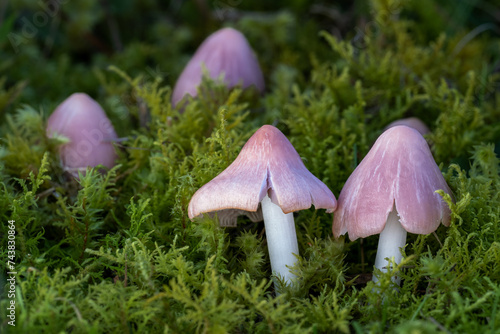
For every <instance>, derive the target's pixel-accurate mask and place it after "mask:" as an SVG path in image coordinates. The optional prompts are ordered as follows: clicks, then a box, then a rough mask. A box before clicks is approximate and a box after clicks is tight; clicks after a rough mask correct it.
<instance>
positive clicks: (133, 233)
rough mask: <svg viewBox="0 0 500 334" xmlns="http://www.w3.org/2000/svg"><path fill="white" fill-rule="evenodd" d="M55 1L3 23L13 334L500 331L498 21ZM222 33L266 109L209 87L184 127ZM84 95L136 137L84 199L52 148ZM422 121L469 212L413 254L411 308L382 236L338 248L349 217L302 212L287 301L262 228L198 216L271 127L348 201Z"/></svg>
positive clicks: (461, 13)
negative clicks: (175, 103)
mask: <svg viewBox="0 0 500 334" xmlns="http://www.w3.org/2000/svg"><path fill="white" fill-rule="evenodd" d="M57 3H58V4H59V7H58V10H57V11H56V13H55V14H54V15H53V16H50V15H48V14H47V15H46V16H47V21H46V23H44V24H42V23H43V22H42V21H41V19H40V17H39V16H36V15H40V14H37V13H40V12H41V11H42V9H41V7H40V3H39V2H38V1H34V0H33V1H30V0H24V1H16V2H8V4H7V5H3V6H4V7H3V9H4V10H0V13H1V15H2V17H1V18H0V19H1V20H2V25H1V28H0V50H1V52H0V71H1V80H0V112H1V114H0V119H1V123H0V124H1V126H0V134H1V142H0V188H1V189H2V190H1V192H0V232H1V234H0V259H1V261H0V269H1V273H0V289H2V288H4V284H5V280H6V274H5V273H6V272H7V270H6V269H7V268H6V264H7V260H6V259H8V253H7V251H8V250H7V246H6V245H7V235H8V224H7V222H8V220H15V227H16V232H17V235H16V256H15V264H16V267H15V269H16V271H17V280H16V286H17V289H16V296H15V301H16V326H15V327H12V326H9V325H8V324H7V322H8V321H9V319H8V318H6V315H7V311H6V308H7V306H8V303H9V301H10V299H9V298H7V294H6V291H5V290H4V291H1V290H0V294H1V298H2V299H1V301H0V310H1V311H0V329H1V330H2V331H4V330H5V331H8V332H12V333H59V332H71V333H159V332H172V333H224V332H231V333H332V332H334V333H335V332H338V333H349V332H354V333H365V332H373V333H386V332H392V333H410V332H411V333H434V332H445V333H500V176H499V171H500V165H499V158H498V152H499V150H498V146H499V145H500V122H499V120H500V106H499V102H500V94H499V90H498V79H499V76H500V74H499V66H500V65H499V64H500V63H499V55H500V44H499V39H498V36H499V28H498V16H495V13H497V12H498V9H497V7H496V6H495V4H496V3H495V2H489V1H467V2H465V1H464V2H458V3H455V2H452V1H439V2H437V1H436V2H435V1H432V0H423V1H418V2H417V1H414V2H412V1H409V2H401V1H397V0H372V1H370V2H364V1H360V2H355V4H351V2H350V1H342V2H339V3H337V4H335V5H331V4H327V3H323V2H319V1H316V2H310V1H301V0H298V1H292V2H283V3H281V2H279V1H278V2H275V3H274V4H272V5H271V4H270V3H269V2H265V1H252V2H250V1H215V2H203V1H199V2H177V1H172V2H170V3H169V2H165V3H161V2H155V1H141V2H140V1H132V0H129V1H118V0H107V1H106V0H105V1H98V0H88V1H59V2H57ZM205 5H206V6H205ZM5 6H6V7H5ZM26 22H28V23H26ZM29 23H31V25H32V26H33V27H34V28H35V30H29V29H28V28H29V27H28V25H29ZM35 24H36V25H35ZM225 25H230V26H233V27H235V28H237V29H240V30H241V31H242V32H243V33H244V34H245V35H246V36H247V38H248V39H249V42H250V44H251V45H252V46H253V48H254V50H255V52H256V54H257V55H258V58H259V61H260V63H261V67H262V69H263V72H264V76H265V78H266V83H267V89H266V93H265V94H264V95H263V96H262V97H259V96H256V95H255V94H253V93H252V92H248V91H245V92H242V91H241V90H239V89H233V90H228V89H226V88H225V87H223V86H220V85H217V84H215V83H213V82H209V81H206V82H204V84H203V85H202V86H201V87H200V95H202V96H204V97H202V98H198V99H196V100H192V101H191V102H190V103H189V104H188V105H187V106H186V108H185V109H184V111H183V112H182V113H180V112H179V110H176V109H173V108H171V106H170V94H171V90H172V87H173V85H174V84H175V80H176V78H177V77H178V75H179V73H180V71H181V70H182V68H183V67H184V65H185V64H186V62H187V61H188V60H189V57H190V55H191V54H192V53H193V51H194V50H195V48H196V47H197V45H198V44H199V43H200V42H201V41H202V40H203V38H205V37H206V36H207V35H208V34H209V33H210V32H212V31H214V30H215V29H217V28H219V27H221V26H225ZM132 27H133V28H132ZM74 92H86V93H88V94H89V95H91V96H92V97H93V98H95V99H96V100H98V102H99V103H100V104H101V105H102V106H103V108H104V109H105V110H106V112H107V114H108V116H109V117H110V119H111V121H112V122H113V124H114V126H115V128H116V130H117V132H118V135H119V136H120V137H125V138H126V140H125V141H122V142H120V144H119V145H118V147H117V148H118V150H119V154H120V159H119V165H118V166H116V167H115V168H113V169H112V170H110V171H108V172H107V173H105V174H100V173H99V172H97V171H89V172H88V173H87V174H86V175H85V176H82V177H81V179H80V181H78V182H77V181H75V180H74V179H71V178H70V177H68V176H67V175H65V174H64V173H63V170H62V168H61V166H60V162H59V160H58V159H59V158H58V154H57V147H58V144H59V143H58V142H57V141H55V140H50V139H48V138H47V137H46V135H45V123H46V120H47V118H48V116H49V115H50V113H51V111H52V110H53V109H54V108H55V107H56V106H57V105H58V104H59V103H60V102H61V101H63V100H64V99H65V98H66V97H68V96H69V95H70V94H72V93H74ZM204 92H205V94H204ZM206 92H210V93H209V94H207V93H206ZM408 116H415V117H419V118H420V119H422V120H423V121H425V122H426V123H427V125H429V127H430V129H431V133H430V134H429V135H427V139H428V141H429V142H430V143H431V149H432V152H433V154H434V157H435V159H436V162H437V163H438V165H439V166H440V168H441V170H442V171H443V173H444V176H445V178H446V180H447V182H448V184H449V185H450V187H451V189H452V191H453V195H454V202H452V201H451V200H450V199H449V198H447V201H448V203H449V205H450V207H451V209H452V223H451V226H450V227H449V228H446V227H443V226H441V227H440V228H439V229H438V230H437V231H436V233H435V234H433V235H429V236H414V235H410V236H409V238H408V245H407V247H406V249H405V250H404V252H405V254H406V255H405V260H404V261H403V262H402V263H401V264H400V265H399V266H398V267H397V268H395V269H394V271H397V272H398V275H400V276H401V277H402V285H401V288H399V289H394V288H393V286H391V283H390V276H391V274H393V273H387V274H385V275H382V276H381V280H380V286H379V288H378V290H380V292H377V291H376V290H377V289H375V288H374V285H373V283H371V282H370V277H371V272H372V264H373V261H374V257H375V250H376V243H377V237H376V236H374V237H369V238H366V239H364V240H357V241H356V242H349V241H348V239H347V238H346V239H344V238H341V239H340V240H335V239H334V238H333V236H332V232H331V224H332V220H333V218H332V215H331V214H326V213H325V212H322V211H315V210H314V208H311V209H310V210H304V211H301V212H298V213H296V214H295V221H296V226H297V233H298V239H299V240H298V241H299V250H300V254H301V256H300V258H299V262H298V264H297V265H296V267H295V268H293V271H294V272H295V273H296V275H297V276H298V277H299V280H298V283H297V285H296V287H295V288H293V289H290V288H285V293H283V294H281V295H279V296H276V294H275V291H274V286H273V284H272V282H271V281H270V274H271V272H270V265H269V259H268V256H267V247H266V239H265V236H264V233H263V224H262V223H257V224H254V223H251V222H250V221H248V220H247V219H246V218H245V217H241V218H240V219H239V222H238V226H237V227H236V228H221V227H219V226H218V224H217V222H216V221H215V220H211V219H203V220H200V221H196V222H191V221H190V220H189V219H188V217H187V205H188V203H189V200H190V198H191V196H192V194H193V193H194V192H195V191H196V190H197V189H198V188H199V187H201V186H202V185H203V184H205V183H206V182H208V181H209V180H211V179H212V178H213V177H214V176H216V175H217V174H218V173H220V172H221V171H222V170H223V169H224V168H226V167H227V166H228V165H229V164H230V163H231V162H232V161H233V160H234V159H235V157H236V156H237V154H238V152H239V150H240V149H241V147H242V146H243V144H244V143H245V141H246V140H247V139H248V138H249V137H250V136H251V135H252V134H253V132H255V130H256V129H258V128H259V127H260V126H261V125H263V124H274V125H276V126H277V127H278V128H279V129H280V130H282V131H283V133H284V134H285V135H286V136H287V137H288V138H289V139H290V141H291V142H292V144H293V145H294V146H295V148H296V150H297V151H298V153H299V154H300V156H301V157H302V159H303V161H304V163H305V165H306V166H307V168H308V169H309V170H310V171H311V172H312V173H313V174H314V175H316V176H317V177H318V178H320V179H321V180H322V181H323V182H324V183H325V184H326V185H327V186H328V187H329V188H330V189H331V190H332V191H333V193H334V194H335V195H336V196H338V194H339V193H340V190H341V189H342V186H343V184H344V183H345V181H346V180H347V178H348V176H349V175H350V173H351V172H352V171H353V170H354V168H355V167H356V165H357V164H358V163H359V162H360V161H361V159H362V158H363V157H364V155H365V154H366V153H367V152H368V150H369V147H370V146H371V144H372V143H373V142H374V140H375V139H376V138H377V136H378V135H380V134H381V132H382V131H383V129H384V127H385V126H386V125H387V124H388V123H389V122H391V121H393V120H396V119H399V118H401V117H408ZM495 145H496V146H495Z"/></svg>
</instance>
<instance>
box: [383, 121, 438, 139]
mask: <svg viewBox="0 0 500 334" xmlns="http://www.w3.org/2000/svg"><path fill="white" fill-rule="evenodd" d="M397 125H406V126H409V127H410V128H414V129H415V130H417V131H418V132H420V134H421V135H422V136H423V135H426V134H428V133H429V132H431V130H429V128H428V127H427V125H425V123H424V122H422V121H421V120H420V119H419V118H417V117H408V118H402V119H398V120H397V121H394V122H392V123H390V124H389V125H387V126H386V128H385V129H386V130H387V129H390V128H392V127H395V126H397Z"/></svg>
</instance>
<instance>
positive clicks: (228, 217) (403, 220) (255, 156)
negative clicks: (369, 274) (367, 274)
mask: <svg viewBox="0 0 500 334" xmlns="http://www.w3.org/2000/svg"><path fill="white" fill-rule="evenodd" d="M440 189H442V190H443V191H444V192H446V193H448V194H450V195H451V190H450V189H449V187H448V185H447V184H446V182H445V180H444V178H443V175H442V174H441V171H440V170H439V168H438V166H437V165H436V162H435V161H434V159H433V157H432V154H431V151H430V149H429V146H428V144H427V142H426V141H425V139H424V138H423V136H422V135H421V134H420V133H419V131H417V130H416V129H414V128H411V127H409V126H405V125H396V126H393V127H390V128H389V129H388V130H386V131H385V132H384V133H383V134H382V135H381V136H380V137H379V138H378V139H377V141H376V142H375V144H374V146H373V147H372V149H371V150H370V151H369V153H368V154H367V155H366V157H365V158H364V159H363V161H362V162H361V163H360V164H359V166H358V167H357V168H356V169H355V170H354V172H353V173H352V174H351V176H350V177H349V179H348V180H347V182H346V184H345V185H344V187H343V189H342V191H341V192H340V196H339V199H338V204H337V201H336V200H335V196H334V195H333V193H332V192H331V191H330V190H329V189H328V188H327V187H326V185H325V184H323V183H322V182H321V181H320V180H318V179H317V178H316V177H315V176H314V175H312V174H311V173H310V172H309V171H308V170H307V169H306V167H305V166H304V164H303V162H302V160H301V159H300V156H299V155H298V153H297V152H296V151H295V149H294V148H293V146H292V145H291V143H290V142H289V141H288V140H287V139H286V137H285V136H284V135H283V134H282V133H281V132H280V131H279V130H278V129H276V128H275V127H273V126H270V125H264V126H263V127H262V128H260V129H259V130H258V131H257V132H255V134H254V135H253V136H252V137H251V138H250V139H249V140H248V142H247V143H246V144H245V146H244V147H243V149H242V150H241V152H240V154H239V155H238V157H237V158H236V160H235V161H234V162H233V163H232V164H231V165H230V166H229V167H228V168H227V169H226V170H224V171H223V172H222V173H220V174H219V175H218V176H217V177H215V178H214V179H213V180H212V181H210V182H209V183H207V184H206V185H204V186H203V187H202V188H200V189H199V190H198V191H197V192H196V193H195V194H194V195H193V197H192V199H191V201H190V203H189V208H188V214H189V218H191V219H194V218H195V217H199V216H202V215H203V214H214V213H218V218H219V220H220V222H221V224H222V225H226V226H228V225H229V226H235V225H236V217H237V215H239V214H247V215H249V217H250V218H251V219H252V220H253V221H256V220H258V219H259V216H260V214H259V212H260V210H262V215H263V218H264V225H265V231H266V238H267V245H268V249H269V257H270V261H271V268H272V271H273V273H274V274H275V275H277V276H278V277H282V278H283V280H284V283H287V284H293V281H294V280H295V279H296V277H295V276H294V275H293V274H292V273H290V267H293V265H294V264H295V262H296V259H297V258H296V256H297V255H298V254H299V251H298V245H297V237H296V232H295V227H294V223H293V213H292V212H295V211H298V210H303V209H307V208H309V207H310V206H311V205H312V204H313V205H314V206H315V207H316V209H318V208H324V209H326V210H327V212H333V211H335V210H336V211H335V213H334V220H333V226H332V230H333V234H334V236H335V237H337V238H338V237H339V236H340V235H343V234H345V233H346V232H348V233H349V237H350V239H351V240H356V239H357V238H359V237H362V238H364V237H368V236H370V235H374V234H380V239H379V246H378V251H377V257H376V261H375V267H376V268H378V269H380V270H382V271H386V270H387V266H388V259H392V260H393V261H394V262H395V263H399V262H400V261H401V259H402V256H401V250H400V249H401V248H404V246H405V243H406V234H407V232H410V233H417V234H429V233H432V232H433V231H435V230H436V229H437V228H438V226H439V224H440V223H443V224H444V225H446V226H447V225H449V223H450V210H449V208H448V206H447V205H446V203H445V202H444V201H443V200H442V198H441V197H440V195H439V194H437V193H436V191H437V190H440ZM259 204H260V206H259ZM374 280H375V281H376V280H377V278H376V277H375V276H374ZM393 280H394V282H396V283H398V284H399V281H398V278H397V277H394V278H393Z"/></svg>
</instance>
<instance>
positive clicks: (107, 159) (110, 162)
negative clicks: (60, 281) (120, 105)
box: [47, 93, 118, 176]
mask: <svg viewBox="0 0 500 334" xmlns="http://www.w3.org/2000/svg"><path fill="white" fill-rule="evenodd" d="M56 134H60V135H63V136H65V137H67V138H68V139H69V140H70V142H69V143H67V144H64V145H62V146H61V148H60V156H61V163H62V165H63V167H64V168H65V169H66V170H68V171H70V172H71V173H72V174H73V175H75V176H76V175H78V170H82V169H86V168H87V167H88V166H90V167H95V166H97V165H103V166H106V167H108V168H111V167H113V166H114V165H115V160H116V159H117V158H118V156H117V154H116V152H115V148H114V147H113V144H112V142H111V141H112V140H114V139H116V138H118V137H117V135H116V132H115V130H114V128H113V125H112V124H111V122H110V120H109V119H108V117H107V116H106V113H105V112H104V110H103V109H102V108H101V106H100V105H99V103H97V102H96V101H95V100H93V99H92V98H91V97H90V96H88V95H87V94H85V93H74V94H72V95H71V96H70V97H68V98H67V99H66V100H64V101H63V102H62V103H61V104H60V105H59V106H58V107H57V108H56V110H54V112H53V113H52V115H50V117H49V119H48V121H47V136H48V137H49V138H51V137H53V136H55V135H56Z"/></svg>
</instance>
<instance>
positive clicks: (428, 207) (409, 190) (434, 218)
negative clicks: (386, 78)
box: [333, 125, 451, 240]
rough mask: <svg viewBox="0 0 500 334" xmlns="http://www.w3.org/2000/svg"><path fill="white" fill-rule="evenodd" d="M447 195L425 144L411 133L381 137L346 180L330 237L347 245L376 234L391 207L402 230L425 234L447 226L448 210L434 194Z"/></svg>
mask: <svg viewBox="0 0 500 334" xmlns="http://www.w3.org/2000/svg"><path fill="white" fill-rule="evenodd" d="M439 189H442V190H443V191H444V192H446V193H448V194H450V195H451V190H450V188H449V187H448V185H447V184H446V181H445V180H444V178H443V175H442V174H441V171H440V170H439V168H438V166H437V165H436V162H435V161H434V158H433V157H432V153H431V151H430V149H429V146H428V145H427V142H426V141H425V139H424V138H423V137H422V135H421V134H420V133H419V132H418V131H417V130H415V129H413V128H410V127H407V126H402V125H399V126H395V127H393V128H390V129H388V130H387V131H385V132H384V133H383V134H382V135H381V136H380V137H379V138H378V139H377V141H376V142H375V144H374V145H373V147H372V149H371V150H370V151H369V152H368V154H367V155H366V157H365V158H364V159H363V161H361V163H360V164H359V166H358V167H357V168H356V169H355V170H354V172H353V173H352V174H351V176H350V177H349V179H348V180H347V182H346V184H345V185H344V188H343V189H342V191H341V192H340V195H339V202H338V203H339V206H338V209H337V211H336V212H335V217H334V222H333V234H334V235H335V237H339V236H340V235H342V234H345V233H346V232H348V233H349V238H350V239H351V240H356V239H357V238H359V237H362V238H364V237H367V236H370V235H373V234H379V233H380V232H382V230H383V229H384V227H385V223H386V221H387V217H388V216H389V213H390V212H391V211H392V210H393V207H394V206H395V208H396V211H397V213H398V215H399V220H400V223H401V225H402V227H403V228H404V229H405V230H406V231H407V232H410V233H416V234H429V233H432V232H434V231H435V230H436V229H437V228H438V226H439V224H440V222H442V223H443V224H444V225H446V226H448V225H449V224H450V209H449V208H448V206H447V204H446V203H445V202H444V201H443V200H442V199H441V196H440V195H439V194H437V193H436V190H439Z"/></svg>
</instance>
